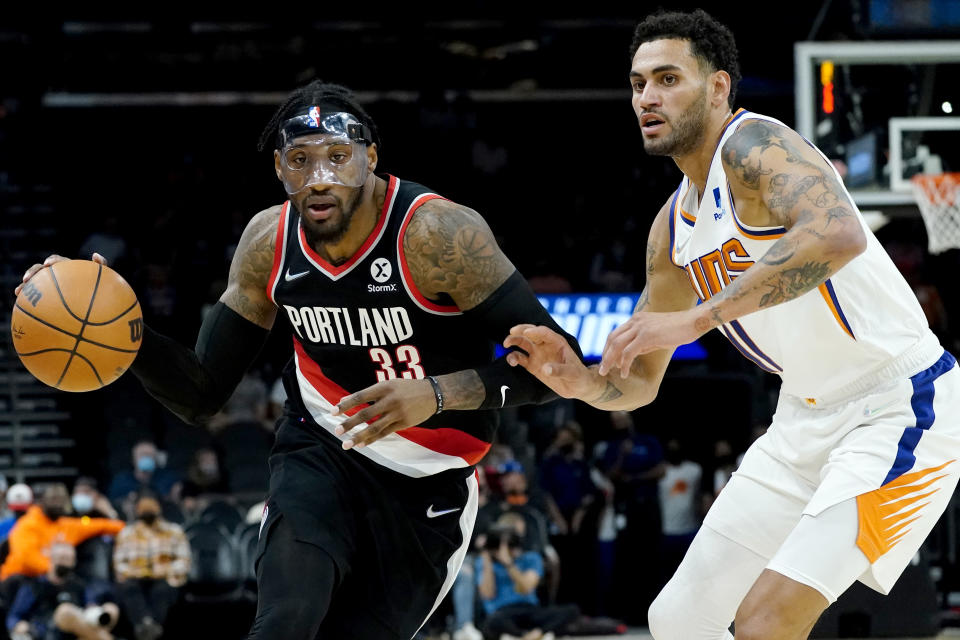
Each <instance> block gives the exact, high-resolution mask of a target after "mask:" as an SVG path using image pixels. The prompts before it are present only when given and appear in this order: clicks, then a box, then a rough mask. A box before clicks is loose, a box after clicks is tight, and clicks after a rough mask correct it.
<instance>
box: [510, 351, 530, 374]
mask: <svg viewBox="0 0 960 640" xmlns="http://www.w3.org/2000/svg"><path fill="white" fill-rule="evenodd" d="M507 364H508V365H510V366H511V367H516V366H521V367H523V368H524V369H527V370H529V369H530V357H529V356H528V355H526V354H524V353H520V352H519V351H511V352H510V353H508V354H507Z"/></svg>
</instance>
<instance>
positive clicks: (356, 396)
mask: <svg viewBox="0 0 960 640" xmlns="http://www.w3.org/2000/svg"><path fill="white" fill-rule="evenodd" d="M381 395H382V392H381V387H380V383H379V382H378V383H377V384H375V385H372V386H369V387H367V388H366V389H361V390H360V391H357V392H356V393H351V394H350V395H348V396H344V397H342V398H340V402H338V403H337V404H335V405H334V406H333V409H331V410H330V413H331V414H332V415H335V416H338V415H340V414H341V413H346V412H347V411H349V410H350V409H353V408H354V407H356V406H359V405H361V404H367V403H371V404H372V403H374V402H376V401H377V400H379V399H380V396H381Z"/></svg>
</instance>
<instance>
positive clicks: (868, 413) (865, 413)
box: [863, 400, 901, 418]
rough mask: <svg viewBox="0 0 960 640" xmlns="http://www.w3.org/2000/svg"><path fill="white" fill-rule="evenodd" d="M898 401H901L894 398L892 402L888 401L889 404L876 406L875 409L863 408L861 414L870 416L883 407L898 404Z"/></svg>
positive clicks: (886, 407) (887, 407)
mask: <svg viewBox="0 0 960 640" xmlns="http://www.w3.org/2000/svg"><path fill="white" fill-rule="evenodd" d="M900 402H901V401H900V400H894V401H893V402H891V403H889V404H885V405H883V406H882V407H877V408H876V409H864V410H863V415H864V417H866V418H869V417H870V416H872V415H876V414H878V413H880V412H881V411H883V410H884V409H889V408H890V407H892V406H894V405H896V404H899V403H900Z"/></svg>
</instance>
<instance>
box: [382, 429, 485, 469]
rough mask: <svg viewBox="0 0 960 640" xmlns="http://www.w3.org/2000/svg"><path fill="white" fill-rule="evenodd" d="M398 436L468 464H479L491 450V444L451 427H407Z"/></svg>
mask: <svg viewBox="0 0 960 640" xmlns="http://www.w3.org/2000/svg"><path fill="white" fill-rule="evenodd" d="M397 435H398V436H400V437H401V438H406V439H407V440H409V441H410V442H414V443H416V444H418V445H420V446H421V447H426V448H427V449H430V450H431V451H436V452H437V453H442V454H444V455H448V456H456V457H458V458H463V459H464V460H466V461H467V463H468V464H477V463H478V462H480V460H481V459H482V458H483V456H485V455H487V451H489V450H490V443H489V442H484V441H483V440H480V439H479V438H474V437H473V436H472V435H470V434H469V433H467V432H465V431H460V430H459V429H451V428H449V427H440V428H438V429H426V428H424V427H407V428H406V429H402V430H400V431H397Z"/></svg>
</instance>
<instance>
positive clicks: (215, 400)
mask: <svg viewBox="0 0 960 640" xmlns="http://www.w3.org/2000/svg"><path fill="white" fill-rule="evenodd" d="M269 333H270V332H269V331H268V330H267V329H264V328H263V327H261V326H259V325H257V324H255V323H253V322H250V321H249V320H247V319H246V318H244V317H243V316H241V315H240V314H238V313H237V312H236V311H234V310H233V309H231V308H230V307H228V306H227V305H225V304H223V303H222V302H218V303H217V304H216V305H214V307H213V309H211V310H210V313H208V314H207V317H206V318H205V319H204V321H203V326H201V327H200V335H198V336H197V346H196V348H195V350H190V349H188V348H186V347H184V346H183V345H181V344H179V343H178V342H176V341H174V340H171V339H170V338H167V337H166V336H162V335H160V334H159V333H157V332H155V331H153V330H152V329H150V328H149V327H144V332H143V343H142V344H141V345H140V352H139V353H138V354H137V359H136V360H134V361H133V366H132V367H131V368H130V370H131V371H133V373H134V374H135V375H136V376H137V377H138V378H139V379H140V382H142V383H143V386H144V388H146V390H147V392H149V393H150V395H152V396H153V397H154V398H156V399H157V400H159V401H160V402H161V403H162V404H163V405H164V406H166V407H167V408H168V409H170V411H172V412H173V413H175V414H176V415H177V416H179V417H180V418H181V419H182V420H184V421H186V422H189V423H191V424H197V425H200V424H203V423H205V422H206V421H207V420H208V419H209V418H210V416H212V415H213V414H215V413H216V412H217V411H219V410H220V407H222V406H223V405H224V403H225V402H226V401H227V399H228V398H229V397H230V394H231V393H233V390H234V389H235V388H236V387H237V384H239V382H240V379H241V378H242V377H243V374H244V373H246V371H247V369H248V368H249V367H250V365H251V364H252V363H253V361H254V359H256V357H257V354H258V353H260V349H261V348H262V347H263V344H264V343H265V342H266V340H267V336H268V335H269Z"/></svg>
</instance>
